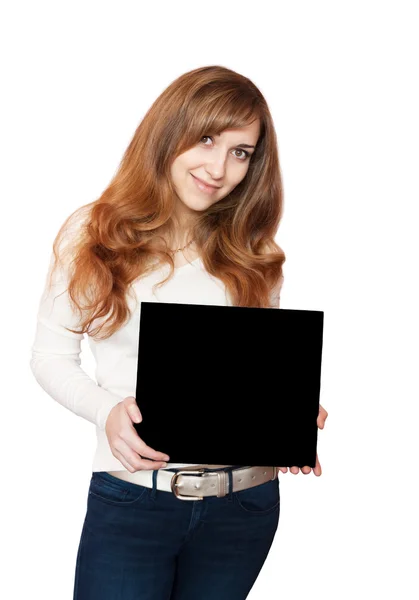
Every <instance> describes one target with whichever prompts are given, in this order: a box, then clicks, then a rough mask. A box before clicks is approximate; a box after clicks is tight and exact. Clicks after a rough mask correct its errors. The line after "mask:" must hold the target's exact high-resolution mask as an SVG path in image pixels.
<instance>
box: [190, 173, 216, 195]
mask: <svg viewBox="0 0 419 600" xmlns="http://www.w3.org/2000/svg"><path fill="white" fill-rule="evenodd" d="M191 175H192V173H191ZM192 177H193V180H194V181H195V184H196V186H197V187H198V189H199V190H201V192H204V194H213V193H214V192H216V191H217V190H218V189H219V188H216V187H213V186H211V185H206V184H205V183H203V182H202V181H201V180H200V179H198V178H197V177H195V175H192Z"/></svg>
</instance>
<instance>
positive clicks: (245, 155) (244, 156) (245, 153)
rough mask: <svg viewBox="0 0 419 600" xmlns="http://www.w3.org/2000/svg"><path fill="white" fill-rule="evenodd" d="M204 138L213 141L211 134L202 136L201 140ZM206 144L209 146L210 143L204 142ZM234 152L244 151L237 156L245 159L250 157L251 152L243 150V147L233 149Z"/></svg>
mask: <svg viewBox="0 0 419 600" xmlns="http://www.w3.org/2000/svg"><path fill="white" fill-rule="evenodd" d="M202 140H211V141H212V137H211V136H210V135H204V136H203V137H202V138H201V142H202ZM204 146H208V144H205V143H204ZM233 152H241V153H242V154H241V156H237V154H236V158H239V159H240V160H243V161H245V160H246V159H248V158H249V156H250V152H247V151H246V150H243V149H242V148H236V149H235V150H233Z"/></svg>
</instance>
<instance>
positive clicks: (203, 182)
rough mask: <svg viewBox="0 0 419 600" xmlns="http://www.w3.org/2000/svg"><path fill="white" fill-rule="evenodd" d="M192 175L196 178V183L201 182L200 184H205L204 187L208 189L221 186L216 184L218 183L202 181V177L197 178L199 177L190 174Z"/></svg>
mask: <svg viewBox="0 0 419 600" xmlns="http://www.w3.org/2000/svg"><path fill="white" fill-rule="evenodd" d="M191 175H192V173H191ZM192 177H193V178H194V179H196V181H197V182H198V183H202V185H205V187H207V188H210V189H213V190H219V189H220V187H221V186H218V185H212V184H210V183H206V182H205V181H202V179H199V177H196V176H195V175H192Z"/></svg>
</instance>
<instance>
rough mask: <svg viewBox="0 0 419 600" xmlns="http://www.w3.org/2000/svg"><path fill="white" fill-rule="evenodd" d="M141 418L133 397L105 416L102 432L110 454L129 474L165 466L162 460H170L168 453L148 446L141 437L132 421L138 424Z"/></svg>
mask: <svg viewBox="0 0 419 600" xmlns="http://www.w3.org/2000/svg"><path fill="white" fill-rule="evenodd" d="M142 420H143V417H142V415H141V412H140V409H139V408H138V405H137V403H136V401H135V398H134V396H128V397H127V398H124V400H122V401H121V402H118V404H116V405H115V406H114V407H113V408H112V409H111V411H110V413H109V415H108V418H107V419H106V425H105V432H106V436H107V438H108V442H109V446H110V448H111V451H112V454H113V455H114V456H115V458H117V459H118V460H119V461H120V462H121V463H122V464H123V465H124V467H125V468H126V469H128V471H130V472H131V473H134V472H135V471H139V470H142V469H160V468H161V467H165V466H166V463H165V462H164V461H166V460H169V459H170V457H169V456H168V455H167V454H164V453H163V452H157V451H156V450H153V448H150V446H147V444H146V443H145V442H144V441H143V440H142V439H141V438H140V436H139V435H138V433H137V431H136V429H135V427H134V425H133V423H140V422H141V421H142ZM147 458H149V459H153V460H147ZM156 461H158V462H156Z"/></svg>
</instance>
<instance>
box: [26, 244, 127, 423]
mask: <svg viewBox="0 0 419 600" xmlns="http://www.w3.org/2000/svg"><path fill="white" fill-rule="evenodd" d="M52 260H53V254H51V260H50V266H49V269H48V275H47V278H46V282H45V287H44V291H43V294H42V296H41V299H40V302H39V308H38V315H37V325H36V334H35V340H34V342H33V344H32V347H31V352H32V356H31V360H30V367H31V370H32V373H33V374H34V376H35V379H36V380H37V382H38V383H39V385H40V386H41V387H42V388H43V389H44V390H45V391H46V392H47V394H49V395H50V396H51V397H52V398H53V399H54V400H56V401H57V402H59V403H60V404H62V405H63V406H65V407H66V408H67V409H69V410H71V411H72V412H73V413H75V414H76V415H78V416H80V417H83V418H84V419H87V420H88V421H91V422H92V423H95V424H96V425H97V426H98V427H100V429H103V430H104V429H105V424H106V419H107V417H108V415H109V413H110V411H111V409H112V407H113V406H115V404H117V403H118V402H120V401H121V400H123V398H120V397H119V396H116V395H114V394H112V393H110V392H108V391H107V390H105V389H103V388H101V387H100V386H99V385H98V384H97V383H96V382H95V381H93V379H91V378H90V377H89V376H88V375H87V373H86V372H85V371H84V370H83V369H82V368H81V367H80V363H81V359H80V352H81V341H82V339H83V337H84V335H83V334H75V333H71V332H70V331H67V330H66V329H65V326H68V327H71V328H72V329H77V322H76V319H75V315H74V313H73V310H72V308H71V305H70V303H69V296H68V294H67V291H66V290H67V281H66V276H65V273H64V270H63V269H61V270H60V269H59V268H57V269H56V272H55V273H54V278H53V282H52V285H51V289H50V291H49V292H48V291H47V283H48V280H49V274H50V271H51V268H52Z"/></svg>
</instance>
